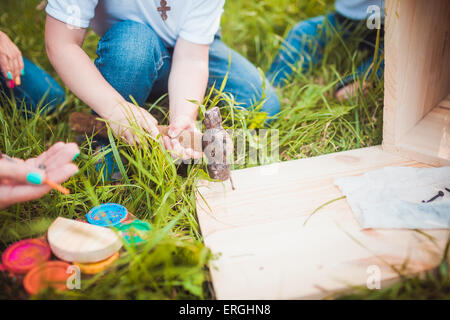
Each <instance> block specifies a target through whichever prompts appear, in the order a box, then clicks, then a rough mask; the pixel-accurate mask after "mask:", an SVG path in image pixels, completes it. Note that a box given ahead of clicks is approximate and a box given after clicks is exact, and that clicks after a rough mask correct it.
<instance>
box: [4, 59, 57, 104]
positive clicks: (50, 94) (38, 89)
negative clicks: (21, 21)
mask: <svg viewBox="0 0 450 320" xmlns="http://www.w3.org/2000/svg"><path fill="white" fill-rule="evenodd" d="M23 63H24V66H25V68H24V71H25V74H24V75H23V76H22V77H21V82H22V84H21V85H20V86H15V87H14V89H10V88H8V86H7V85H6V79H5V77H3V75H2V74H0V93H4V94H6V95H7V96H8V97H9V98H12V97H14V98H15V100H16V102H17V104H18V105H19V106H20V105H21V103H22V102H24V103H25V105H24V106H25V107H26V110H28V111H33V112H34V111H36V110H37V108H38V107H40V111H44V110H48V111H51V110H53V109H55V107H56V106H58V105H60V104H62V103H63V102H64V101H65V100H66V95H65V93H64V90H63V89H62V88H61V86H60V85H59V84H58V83H57V82H56V81H55V80H54V79H53V78H52V77H51V76H50V75H49V74H48V73H47V72H45V71H44V70H42V69H41V68H39V67H38V66H36V65H35V64H34V63H33V62H31V61H30V60H28V59H26V58H23ZM8 81H9V80H8Z"/></svg>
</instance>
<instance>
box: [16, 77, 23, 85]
mask: <svg viewBox="0 0 450 320" xmlns="http://www.w3.org/2000/svg"><path fill="white" fill-rule="evenodd" d="M21 84H22V82H21V81H20V77H17V78H16V86H20V85H21Z"/></svg>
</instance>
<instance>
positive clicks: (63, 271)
mask: <svg viewBox="0 0 450 320" xmlns="http://www.w3.org/2000/svg"><path fill="white" fill-rule="evenodd" d="M69 267H70V264H68V263H67V262H62V261H48V262H45V263H44V264H42V265H40V266H37V267H34V268H33V269H31V270H30V271H29V272H28V273H27V275H26V276H25V279H24V280H23V286H24V287H25V290H26V291H27V292H28V293H29V294H30V295H34V294H36V293H38V292H39V291H41V290H42V289H45V288H48V287H53V288H55V289H57V290H61V291H63V290H66V289H67V285H66V281H67V278H69V277H70V275H71V274H70V273H67V268H69Z"/></svg>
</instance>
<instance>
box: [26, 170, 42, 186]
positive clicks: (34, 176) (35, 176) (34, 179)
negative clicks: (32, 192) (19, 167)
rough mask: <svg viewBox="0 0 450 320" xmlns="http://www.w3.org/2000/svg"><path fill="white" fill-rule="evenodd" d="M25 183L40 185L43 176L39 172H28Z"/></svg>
mask: <svg viewBox="0 0 450 320" xmlns="http://www.w3.org/2000/svg"><path fill="white" fill-rule="evenodd" d="M27 181H28V182H29V183H32V184H42V183H43V182H44V175H43V174H42V173H39V172H30V173H29V174H27Z"/></svg>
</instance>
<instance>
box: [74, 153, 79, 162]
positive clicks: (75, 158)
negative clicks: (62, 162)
mask: <svg viewBox="0 0 450 320" xmlns="http://www.w3.org/2000/svg"><path fill="white" fill-rule="evenodd" d="M79 155H80V153H79V152H78V153H77V154H76V155H75V157H73V159H72V161H75V160H77V158H78V156H79Z"/></svg>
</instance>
